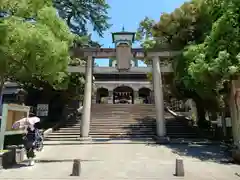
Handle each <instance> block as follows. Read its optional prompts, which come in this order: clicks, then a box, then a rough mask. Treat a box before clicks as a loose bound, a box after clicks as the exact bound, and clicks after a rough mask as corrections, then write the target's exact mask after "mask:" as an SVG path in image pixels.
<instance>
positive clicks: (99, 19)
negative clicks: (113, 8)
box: [53, 0, 111, 37]
mask: <svg viewBox="0 0 240 180" xmlns="http://www.w3.org/2000/svg"><path fill="white" fill-rule="evenodd" d="M53 2H54V6H55V7H56V8H57V10H58V13H59V15H60V17H62V18H63V19H64V20H66V22H67V24H68V26H69V27H70V28H71V30H72V32H74V33H75V34H78V35H87V34H88V26H89V24H91V25H92V27H93V30H94V31H96V32H97V33H98V34H99V35H100V36H101V37H102V36H103V32H104V31H105V30H107V29H108V28H109V27H110V26H111V25H110V24H109V23H108V20H109V19H110V18H109V17H108V9H109V5H108V4H107V3H106V2H105V0H93V1H89V0H75V1H72V0H53Z"/></svg>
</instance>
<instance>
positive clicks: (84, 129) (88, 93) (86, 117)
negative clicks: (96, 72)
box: [80, 56, 93, 138]
mask: <svg viewBox="0 0 240 180" xmlns="http://www.w3.org/2000/svg"><path fill="white" fill-rule="evenodd" d="M92 67H93V59H92V56H88V59H87V65H86V72H85V76H86V77H85V81H86V82H85V89H84V100H83V116H82V120H81V126H80V127H81V128H80V129H81V131H80V137H82V138H87V137H89V130H90V118H91V102H92V100H91V98H92V70H93V69H92Z"/></svg>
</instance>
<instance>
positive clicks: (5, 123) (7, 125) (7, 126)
mask: <svg viewBox="0 0 240 180" xmlns="http://www.w3.org/2000/svg"><path fill="white" fill-rule="evenodd" d="M29 111H30V107H29V106H23V105H18V104H3V110H2V118H1V125H0V127H1V128H0V129H1V131H0V150H2V149H3V146H4V138H5V135H13V134H22V133H23V130H22V129H17V130H15V129H12V125H13V124H14V123H15V122H16V121H18V120H20V119H22V118H25V117H28V116H29Z"/></svg>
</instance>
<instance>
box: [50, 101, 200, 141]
mask: <svg viewBox="0 0 240 180" xmlns="http://www.w3.org/2000/svg"><path fill="white" fill-rule="evenodd" d="M155 118H156V115H155V107H154V105H150V104H92V118H91V125H90V136H91V137H92V138H99V139H101V138H152V137H154V136H155V134H156V120H155ZM165 119H166V127H167V136H168V137H170V138H196V136H197V134H196V133H195V131H194V129H192V128H191V127H189V126H188V124H187V121H184V120H177V119H176V118H174V117H173V116H172V115H171V114H170V113H168V112H165ZM79 133H80V122H79V121H78V122H76V121H74V120H70V121H68V122H67V123H66V124H65V125H64V126H63V127H61V128H60V129H59V130H57V131H55V132H53V133H51V134H49V135H48V136H47V137H46V140H49V141H50V140H54V141H63V140H66V141H70V140H77V139H78V138H79Z"/></svg>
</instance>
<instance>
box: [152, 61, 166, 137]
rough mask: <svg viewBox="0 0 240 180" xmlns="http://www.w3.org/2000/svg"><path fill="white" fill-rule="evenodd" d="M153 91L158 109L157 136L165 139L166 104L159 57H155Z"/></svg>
mask: <svg viewBox="0 0 240 180" xmlns="http://www.w3.org/2000/svg"><path fill="white" fill-rule="evenodd" d="M152 62H153V66H152V68H153V69H152V70H153V89H154V101H155V107H156V121H157V122H156V124H157V135H158V136H159V137H163V136H165V135H166V129H165V119H164V102H163V89H162V76H161V67H160V60H159V57H153V61H152Z"/></svg>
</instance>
